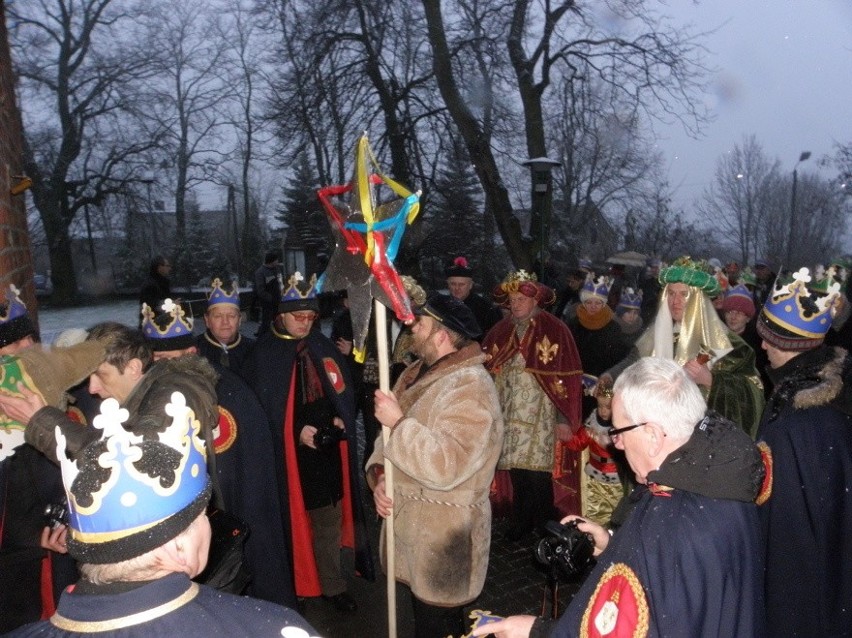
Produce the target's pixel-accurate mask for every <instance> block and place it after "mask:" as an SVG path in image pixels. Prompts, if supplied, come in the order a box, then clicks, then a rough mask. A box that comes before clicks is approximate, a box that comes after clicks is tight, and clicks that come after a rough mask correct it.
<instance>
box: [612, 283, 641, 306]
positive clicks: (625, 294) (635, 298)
mask: <svg viewBox="0 0 852 638" xmlns="http://www.w3.org/2000/svg"><path fill="white" fill-rule="evenodd" d="M618 307H619V308H627V309H629V310H641V309H642V291H641V290H640V291H639V292H633V288H625V289H624V290H623V291H622V292H621V297H620V298H619V300H618Z"/></svg>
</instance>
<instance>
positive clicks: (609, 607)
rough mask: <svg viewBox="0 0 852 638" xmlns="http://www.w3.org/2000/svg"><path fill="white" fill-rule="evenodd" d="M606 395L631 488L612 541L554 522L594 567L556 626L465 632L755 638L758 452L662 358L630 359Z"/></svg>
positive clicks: (533, 623) (508, 624)
mask: <svg viewBox="0 0 852 638" xmlns="http://www.w3.org/2000/svg"><path fill="white" fill-rule="evenodd" d="M613 391H614V396H613V401H612V424H613V427H612V428H611V429H610V438H611V439H612V442H613V444H614V445H615V447H617V448H619V449H621V450H624V452H625V454H626V456H627V461H628V462H629V463H630V467H631V469H632V470H633V472H634V473H635V475H636V481H637V483H638V484H639V485H638V487H637V488H636V489H635V490H634V491H633V493H632V494H631V495H630V497H629V498H630V500H631V502H632V503H631V504H632V511H631V512H630V514H629V516H628V518H627V520H626V521H625V523H624V525H623V526H622V527H621V528H619V529H618V531H617V532H615V534H614V535H610V533H609V532H608V531H607V530H606V529H604V528H603V527H601V526H600V525H598V524H596V523H592V522H590V521H587V520H585V519H583V518H581V517H579V516H568V517H567V518H566V519H564V520H563V522H571V521H577V527H578V529H579V530H581V531H583V532H586V533H588V534H590V535H591V536H592V538H593V540H594V545H595V549H594V554H595V556H597V557H598V561H597V565H596V566H595V568H594V570H593V571H592V572H591V573H590V575H589V577H588V578H587V579H586V581H585V583H584V584H583V586H582V588H581V589H580V591H579V592H578V593H577V595H576V596H575V597H574V598H573V599H572V601H571V603H570V604H569V606H568V609H567V610H566V611H565V613H564V614H563V616H562V617H561V618H560V619H559V621H558V622H556V623H552V622H549V621H546V620H544V619H541V618H535V617H533V616H513V617H510V618H507V619H504V620H502V621H499V622H496V623H493V624H487V625H483V626H481V627H479V628H477V629H476V630H475V631H474V632H473V635H474V636H485V635H488V634H489V633H493V634H494V635H496V636H497V637H498V638H518V637H521V636H523V637H526V636H547V635H550V636H553V637H555V638H563V637H567V636H577V635H590V636H592V635H597V636H602V635H619V636H621V635H624V636H627V635H637V634H638V635H643V636H763V635H764V633H765V629H764V619H763V606H764V599H763V560H762V555H763V552H762V551H761V545H760V534H759V526H758V518H757V506H756V505H755V503H754V499H755V497H756V496H757V493H758V490H759V489H760V486H761V483H762V481H763V477H764V466H763V462H762V459H761V455H760V452H759V451H758V449H757V447H756V446H755V444H754V443H753V442H752V441H751V439H750V438H749V436H748V435H747V434H746V433H745V432H743V430H742V429H741V428H740V427H739V426H738V425H736V424H734V423H732V422H731V421H728V420H727V419H724V418H722V417H720V416H718V415H717V414H715V413H713V412H706V404H705V401H704V398H703V397H702V394H701V391H700V389H699V388H698V386H697V385H696V384H695V383H694V382H693V381H692V380H691V379H690V378H689V376H687V372H686V371H685V370H684V369H683V368H682V367H681V366H679V365H678V364H677V363H675V362H673V361H670V360H665V359H659V358H651V357H648V358H644V359H640V360H639V361H638V362H636V363H635V364H633V365H632V366H630V367H629V368H627V369H626V370H625V371H624V372H623V373H622V374H621V375H620V376H619V378H618V379H617V381H616V383H615V386H614V388H613ZM554 624H555V626H553V625H554ZM551 630H552V633H551Z"/></svg>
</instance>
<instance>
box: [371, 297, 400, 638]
mask: <svg viewBox="0 0 852 638" xmlns="http://www.w3.org/2000/svg"><path fill="white" fill-rule="evenodd" d="M373 317H374V321H375V328H376V344H377V346H378V347H377V350H378V358H379V389H380V390H381V391H382V392H390V356H389V348H388V330H387V312H386V309H385V307H384V305H383V304H381V303H379V302H378V301H376V300H373ZM390 431H391V429H390V428H389V427H386V426H384V425H383V426H382V441H383V442H384V444H385V445H387V444H388V437H389V436H390ZM385 493H386V494H387V495H388V496H389V497H390V498H393V464H392V463H391V462H390V461H388V460H387V459H385ZM395 551H396V539H395V538H394V534H393V510H392V509H391V512H390V515H389V516H388V517H387V518H386V519H385V552H386V557H385V568H386V570H387V588H388V638H396V560H395Z"/></svg>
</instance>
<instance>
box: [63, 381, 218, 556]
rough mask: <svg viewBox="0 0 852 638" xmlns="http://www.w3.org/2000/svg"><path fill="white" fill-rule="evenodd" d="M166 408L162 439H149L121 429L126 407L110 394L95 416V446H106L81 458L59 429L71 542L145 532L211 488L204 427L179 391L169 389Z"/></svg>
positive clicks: (93, 449)
mask: <svg viewBox="0 0 852 638" xmlns="http://www.w3.org/2000/svg"><path fill="white" fill-rule="evenodd" d="M164 409H165V412H166V414H167V415H168V416H170V417H171V419H172V422H171V424H170V425H169V426H168V427H167V428H166V430H165V431H163V432H160V433H158V439H157V440H150V439H149V440H145V439H143V437H142V436H137V435H134V434H133V433H131V432H128V431H127V430H125V429H124V427H122V423H123V422H124V421H126V420H127V418H128V416H129V415H128V412H127V410H125V409H124V408H121V407H119V404H118V401H116V400H115V399H106V400H105V401H104V402H103V403H102V404H101V413H100V414H99V415H98V416H96V417H95V419H94V426H95V427H96V428H98V429H100V430H102V432H103V433H102V440H101V442H100V443H95V444H94V445H95V446H102V447H100V448H87V450H86V451H89V450H90V449H91V450H92V451H93V452H95V453H92V454H86V453H85V452H84V454H83V455H81V456H80V459H79V460H77V461H71V460H69V459H68V457H67V455H66V454H65V449H66V439H65V437H64V435H63V434H62V430H61V429H60V428H59V427H57V428H56V441H57V457H58V458H59V459H60V466H61V469H62V482H63V484H64V485H65V491H66V493H67V495H68V521H69V525H70V527H71V535H72V537H73V540H74V541H76V542H78V543H87V544H97V543H105V542H110V541H116V540H120V539H124V538H128V537H130V536H132V535H135V534H139V533H143V532H145V531H146V530H150V529H151V528H153V527H155V526H156V525H158V524H160V523H161V522H162V521H164V520H166V519H168V518H169V517H171V516H172V515H174V514H176V513H177V512H181V511H182V510H184V509H185V508H187V507H188V506H189V505H190V504H191V503H192V502H193V501H195V500H196V499H197V498H198V497H199V495H200V494H202V493H203V492H204V491H205V489H207V483H208V477H207V456H206V449H205V446H204V441H202V440H201V438H200V431H201V424H200V423H199V422H198V420H197V419H196V418H195V413H194V412H193V410H192V408H190V407H189V406H188V405H187V404H186V398H185V397H184V395H183V394H181V393H180V392H173V393H172V395H171V401H170V403H168V404H166V406H165V407H164ZM104 447H105V451H101V450H102V449H103V448H104ZM97 452H100V453H97Z"/></svg>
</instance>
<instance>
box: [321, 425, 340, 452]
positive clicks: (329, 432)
mask: <svg viewBox="0 0 852 638" xmlns="http://www.w3.org/2000/svg"><path fill="white" fill-rule="evenodd" d="M345 438H346V430H344V429H343V428H339V427H337V426H336V425H327V424H326V425H320V426H319V427H317V431H316V432H315V433H314V445H315V446H316V447H317V449H318V450H322V451H327V450H331V449H333V448H335V447H337V444H338V443H340V442H341V441H343V440H344V439H345Z"/></svg>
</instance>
